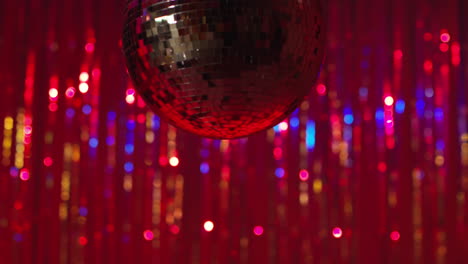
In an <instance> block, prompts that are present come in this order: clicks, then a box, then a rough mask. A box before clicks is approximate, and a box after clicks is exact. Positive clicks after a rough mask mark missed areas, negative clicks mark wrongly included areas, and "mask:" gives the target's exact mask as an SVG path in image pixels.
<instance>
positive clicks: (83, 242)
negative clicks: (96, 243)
mask: <svg viewBox="0 0 468 264" xmlns="http://www.w3.org/2000/svg"><path fill="white" fill-rule="evenodd" d="M78 243H79V244H80V245H82V246H85V245H86V244H88V239H87V238H86V237H85V236H80V237H79V238H78Z"/></svg>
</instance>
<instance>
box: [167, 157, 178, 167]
mask: <svg viewBox="0 0 468 264" xmlns="http://www.w3.org/2000/svg"><path fill="white" fill-rule="evenodd" d="M169 164H170V165H171V166H172V167H177V166H178V165H179V159H178V158H177V157H171V158H170V159H169Z"/></svg>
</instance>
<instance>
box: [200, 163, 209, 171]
mask: <svg viewBox="0 0 468 264" xmlns="http://www.w3.org/2000/svg"><path fill="white" fill-rule="evenodd" d="M200 172H201V173H203V174H206V173H208V172H210V165H209V164H208V163H206V162H203V163H202V164H201V165H200Z"/></svg>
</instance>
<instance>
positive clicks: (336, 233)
mask: <svg viewBox="0 0 468 264" xmlns="http://www.w3.org/2000/svg"><path fill="white" fill-rule="evenodd" d="M332 235H333V237H334V238H341V237H342V236H343V230H341V228H339V227H335V228H333V230H332Z"/></svg>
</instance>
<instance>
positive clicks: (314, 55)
mask: <svg viewBox="0 0 468 264" xmlns="http://www.w3.org/2000/svg"><path fill="white" fill-rule="evenodd" d="M323 23H324V20H323V17H322V9H321V7H320V0H129V1H128V3H127V10H126V22H125V26H124V32H123V39H122V41H123V48H124V52H125V56H126V62H127V67H128V71H129V73H130V76H131V78H132V79H133V82H134V84H135V87H136V89H137V91H138V92H139V94H140V95H141V96H142V98H143V99H144V100H145V102H146V103H147V105H148V106H149V107H150V108H151V109H152V110H153V111H155V112H156V113H157V114H158V115H159V116H161V117H162V118H164V119H166V120H167V121H168V122H169V123H171V124H172V125H174V126H176V127H179V128H181V129H184V130H186V131H189V132H192V133H195V134H197V135H201V136H205V137H210V138H222V139H231V138H239V137H244V136H248V135H250V134H252V133H255V132H258V131H261V130H264V129H267V128H270V127H272V126H274V125H276V124H277V123H279V122H281V121H282V120H284V119H285V118H286V117H287V116H288V115H289V114H290V113H292V112H293V111H294V110H295V109H296V108H297V106H298V105H299V104H300V103H301V101H302V100H303V99H304V98H305V96H307V95H308V93H309V91H310V90H311V88H312V86H313V85H314V82H315V81H316V79H317V76H318V73H319V69H320V66H321V63H322V60H323V54H324V44H325V36H324V35H325V34H324V24H323Z"/></svg>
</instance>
